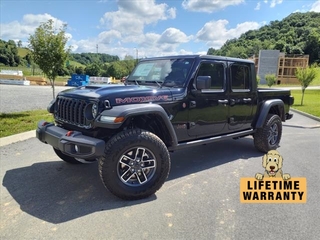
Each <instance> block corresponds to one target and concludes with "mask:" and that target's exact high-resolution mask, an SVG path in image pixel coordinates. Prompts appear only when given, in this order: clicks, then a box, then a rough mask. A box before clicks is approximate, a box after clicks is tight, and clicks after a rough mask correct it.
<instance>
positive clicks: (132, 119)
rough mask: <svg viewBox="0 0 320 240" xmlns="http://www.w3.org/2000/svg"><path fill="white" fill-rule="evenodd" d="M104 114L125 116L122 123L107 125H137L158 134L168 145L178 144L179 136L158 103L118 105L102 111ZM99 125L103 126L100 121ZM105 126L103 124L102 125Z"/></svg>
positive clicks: (126, 126)
mask: <svg viewBox="0 0 320 240" xmlns="http://www.w3.org/2000/svg"><path fill="white" fill-rule="evenodd" d="M102 115H104V116H114V117H119V116H121V117H123V118H124V120H123V121H122V122H121V123H111V124H110V123H108V124H107V125H105V127H107V128H108V127H110V128H113V129H115V128H117V129H125V128H130V127H137V128H141V129H145V130H148V131H150V132H152V133H154V134H155V135H157V136H158V137H159V138H160V139H161V140H162V141H163V142H164V143H165V145H166V146H167V147H172V146H176V145H177V144H178V140H177V136H176V134H175V131H174V129H173V126H172V124H171V122H170V120H169V117H168V114H167V113H166V112H165V110H164V109H163V108H162V107H161V106H160V105H158V104H128V105H121V106H116V107H114V108H112V109H110V110H106V111H104V112H103V113H102ZM99 125H101V126H102V123H101V122H100V123H99ZM102 127H103V126H102Z"/></svg>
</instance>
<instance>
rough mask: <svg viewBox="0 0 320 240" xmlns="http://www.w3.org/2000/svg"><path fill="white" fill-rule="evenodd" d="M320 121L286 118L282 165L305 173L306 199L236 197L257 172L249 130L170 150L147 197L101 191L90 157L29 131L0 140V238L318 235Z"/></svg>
mask: <svg viewBox="0 0 320 240" xmlns="http://www.w3.org/2000/svg"><path fill="white" fill-rule="evenodd" d="M319 126H320V123H319V122H317V121H314V120H311V119H308V118H306V117H303V116H301V115H299V114H295V116H294V118H293V119H292V120H290V121H288V122H286V123H285V126H284V130H283V139H282V142H281V147H280V148H279V149H278V150H279V152H280V153H281V155H282V156H283V157H284V166H283V170H284V172H286V173H290V174H291V176H292V177H306V178H307V186H308V195H307V203H306V204H241V203H240V201H239V182H240V178H241V177H253V176H254V175H255V173H257V172H262V171H263V168H262V166H261V157H262V154H261V153H259V152H257V151H256V150H255V149H254V147H253V144H252V139H251V138H244V139H240V140H230V141H224V142H219V143H214V144H210V145H207V146H198V147H194V148H190V149H187V150H183V151H178V152H175V153H172V154H171V159H172V169H171V172H170V176H169V179H168V180H167V181H166V183H165V184H164V186H163V187H162V188H161V189H160V191H158V192H157V193H156V195H154V196H152V197H150V198H149V199H146V200H140V201H132V202H129V201H122V200H119V199H117V198H115V197H114V196H113V195H111V194H110V193H109V192H108V191H107V190H105V189H104V187H103V186H102V183H101V182H100V179H99V177H98V171H97V163H93V164H90V165H80V166H72V165H68V164H66V163H64V162H63V161H61V160H59V159H58V158H57V157H56V156H55V155H54V153H53V151H52V149H51V148H50V146H48V145H44V144H42V143H40V142H39V141H37V139H35V138H31V139H29V140H27V141H23V142H18V143H14V144H10V145H7V146H4V147H1V148H0V150H1V160H0V163H1V171H0V178H1V179H2V186H1V196H0V204H1V212H0V239H10V240H11V239H12V240H16V239H223V240H226V239H244V240H247V239H299V240H300V239H308V240H309V239H319V236H320V227H319V226H320V218H319V216H320V204H319V199H320V191H319V190H320V189H319V186H320V180H319V174H320V171H319V167H318V166H319V159H320V128H319Z"/></svg>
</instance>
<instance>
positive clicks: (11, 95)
mask: <svg viewBox="0 0 320 240" xmlns="http://www.w3.org/2000/svg"><path fill="white" fill-rule="evenodd" d="M68 88H70V87H63V86H56V87H55V92H56V94H57V93H58V92H60V91H62V90H65V89H68ZM51 100H52V88H51V86H20V85H4V84H0V112H1V113H12V112H21V111H28V110H35V109H46V108H47V106H48V104H49V103H50V101H51ZM17 103H18V104H17Z"/></svg>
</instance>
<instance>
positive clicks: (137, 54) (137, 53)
mask: <svg viewBox="0 0 320 240" xmlns="http://www.w3.org/2000/svg"><path fill="white" fill-rule="evenodd" d="M135 49H136V64H138V61H139V60H138V59H139V50H138V48H135Z"/></svg>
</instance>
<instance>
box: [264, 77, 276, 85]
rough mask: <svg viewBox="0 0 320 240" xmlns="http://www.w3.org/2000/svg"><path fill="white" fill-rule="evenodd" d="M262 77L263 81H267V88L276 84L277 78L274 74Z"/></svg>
mask: <svg viewBox="0 0 320 240" xmlns="http://www.w3.org/2000/svg"><path fill="white" fill-rule="evenodd" d="M264 77H265V79H266V81H267V85H268V86H269V87H271V86H272V85H273V84H275V83H276V80H277V77H276V75H275V74H266V75H265V76H264Z"/></svg>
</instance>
